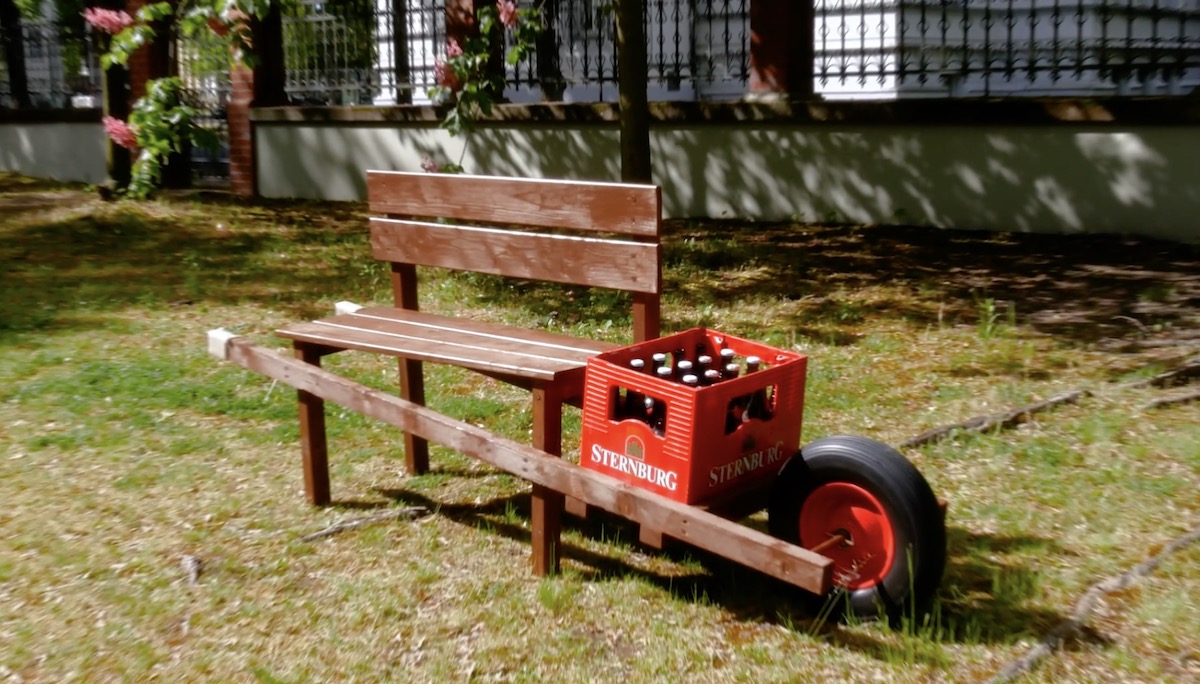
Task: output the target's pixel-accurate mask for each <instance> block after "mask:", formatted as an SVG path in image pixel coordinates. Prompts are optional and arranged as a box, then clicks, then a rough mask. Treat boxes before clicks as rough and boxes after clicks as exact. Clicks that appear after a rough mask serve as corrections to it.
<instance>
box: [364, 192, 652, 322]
mask: <svg viewBox="0 0 1200 684" xmlns="http://www.w3.org/2000/svg"><path fill="white" fill-rule="evenodd" d="M367 197H368V204H369V209H370V213H371V246H372V249H373V250H374V253H375V257H376V258H378V259H382V260H386V261H389V262H391V264H392V287H393V290H394V291H395V299H396V306H398V307H401V308H405V309H412V310H416V309H417V273H416V267H417V266H440V267H444V268H450V269H455V270H464V271H475V272H478V273H489V274H493V275H500V276H507V277H512V278H524V279H529V280H543V281H549V282H557V283H569V284H574V285H587V286H591V287H604V288H611V289H616V290H625V291H628V292H631V293H632V297H633V302H632V306H633V311H632V314H633V337H634V340H635V341H638V342H640V341H644V340H646V339H650V338H654V337H658V334H659V323H660V305H661V302H660V294H661V292H662V266H661V263H662V262H661V256H662V251H661V250H662V248H661V244H660V238H661V229H662V193H661V191H660V190H659V188H658V187H657V186H654V185H635V184H624V183H592V182H584V181H562V180H540V179H528V178H501V177H494V176H468V175H454V174H425V173H405V172H398V171H368V172H367Z"/></svg>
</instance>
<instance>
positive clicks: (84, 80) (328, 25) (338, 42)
mask: <svg viewBox="0 0 1200 684" xmlns="http://www.w3.org/2000/svg"><path fill="white" fill-rule="evenodd" d="M753 1H754V0H646V4H645V26H646V38H647V48H648V61H649V64H648V77H649V81H650V89H651V92H650V96H651V99H652V100H669V99H679V100H702V99H723V98H737V97H740V96H742V95H743V94H744V93H745V92H746V88H747V83H748V80H749V44H750V29H749V18H748V15H749V5H750V3H751V2H753ZM521 2H523V3H525V4H527V5H528V4H536V5H537V6H539V7H541V8H542V11H543V15H544V17H545V22H546V27H547V28H546V34H545V37H544V39H543V41H542V43H541V44H540V45H539V46H538V50H536V51H535V52H534V53H533V54H532V55H531V56H530V57H529V58H528V59H527V60H525V61H524V62H522V63H520V64H518V65H516V66H514V67H509V68H508V71H507V78H508V88H507V90H506V95H507V96H508V97H509V98H510V99H513V100H516V101H528V100H541V99H552V100H557V99H562V100H568V101H605V100H612V99H614V98H615V97H616V79H617V64H616V47H615V30H614V21H613V19H614V18H613V14H612V0H521ZM814 2H815V5H814V9H815V20H814V21H815V26H814V49H815V54H816V57H815V62H814V64H813V65H812V74H813V78H814V81H815V89H816V91H817V92H818V93H819V94H821V95H823V96H825V97H826V98H830V99H836V98H896V97H901V98H906V97H978V96H1026V95H1135V94H1158V95H1167V96H1171V95H1179V94H1183V93H1185V92H1188V91H1191V90H1193V89H1195V88H1197V87H1200V0H814ZM289 7H290V9H289V10H287V16H286V17H285V19H284V41H285V45H284V50H285V70H286V74H287V75H286V84H285V87H286V91H287V93H288V94H289V96H290V98H291V101H292V102H293V103H296V104H302V103H303V104H320V105H326V104H359V105H366V104H392V103H397V102H409V101H412V102H423V101H428V89H429V88H430V87H431V86H433V85H434V64H435V61H436V60H437V59H438V58H439V57H444V55H445V50H446V24H445V14H446V10H445V2H444V0H299V2H297V3H296V4H294V5H290V6H289ZM65 35H66V34H65V32H64V31H63V27H62V26H60V25H57V24H55V23H54V22H36V23H27V24H26V25H25V27H24V30H23V38H24V51H25V55H26V63H27V69H28V74H29V77H28V80H29V86H30V88H29V89H30V91H31V94H32V95H33V97H34V99H35V101H36V103H37V104H38V105H40V106H66V105H68V104H69V103H70V102H71V101H75V102H76V103H88V102H91V100H90V99H89V98H92V97H94V96H95V95H97V94H98V93H99V83H100V81H99V70H98V69H97V68H96V66H95V65H96V52H95V50H94V48H93V47H92V43H91V42H90V41H88V40H79V39H69V40H68V38H69V36H68V37H66V38H65V37H64V36H65ZM72 41H74V42H72ZM0 60H2V56H0ZM5 75H6V69H5V67H4V64H3V62H2V61H0V106H4V104H9V105H11V101H10V100H11V98H6V97H5V91H4V87H5V86H4V84H5V82H6V78H5Z"/></svg>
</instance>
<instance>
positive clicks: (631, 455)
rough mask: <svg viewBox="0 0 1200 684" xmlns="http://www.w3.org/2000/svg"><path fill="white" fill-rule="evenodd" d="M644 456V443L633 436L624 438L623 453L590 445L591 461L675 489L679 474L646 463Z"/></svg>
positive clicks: (670, 489)
mask: <svg viewBox="0 0 1200 684" xmlns="http://www.w3.org/2000/svg"><path fill="white" fill-rule="evenodd" d="M645 457H646V452H645V445H644V444H642V441H641V440H640V439H638V438H637V437H634V436H630V437H629V439H627V440H625V453H623V454H622V453H618V452H616V451H613V450H611V449H605V448H604V447H602V446H600V445H599V444H593V445H592V456H591V458H592V463H597V464H599V465H602V466H604V467H605V468H608V469H610V470H615V471H617V472H618V473H623V474H625V475H630V476H633V477H635V478H637V479H639V480H644V481H646V482H648V483H650V484H652V485H654V486H656V487H661V488H663V489H665V490H667V491H669V492H673V491H675V489H676V487H678V486H679V474H678V473H676V472H675V471H673V470H663V469H662V468H659V467H658V466H655V465H651V464H649V463H646V461H645V460H644V459H645Z"/></svg>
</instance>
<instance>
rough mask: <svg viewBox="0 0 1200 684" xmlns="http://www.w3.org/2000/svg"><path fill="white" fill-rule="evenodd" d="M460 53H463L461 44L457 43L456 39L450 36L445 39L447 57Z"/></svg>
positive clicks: (459, 54) (457, 55)
mask: <svg viewBox="0 0 1200 684" xmlns="http://www.w3.org/2000/svg"><path fill="white" fill-rule="evenodd" d="M462 53H463V49H462V46H461V45H459V44H458V41H457V40H454V39H453V38H451V39H450V40H448V41H446V56H447V57H450V58H454V57H459V56H461V55H462Z"/></svg>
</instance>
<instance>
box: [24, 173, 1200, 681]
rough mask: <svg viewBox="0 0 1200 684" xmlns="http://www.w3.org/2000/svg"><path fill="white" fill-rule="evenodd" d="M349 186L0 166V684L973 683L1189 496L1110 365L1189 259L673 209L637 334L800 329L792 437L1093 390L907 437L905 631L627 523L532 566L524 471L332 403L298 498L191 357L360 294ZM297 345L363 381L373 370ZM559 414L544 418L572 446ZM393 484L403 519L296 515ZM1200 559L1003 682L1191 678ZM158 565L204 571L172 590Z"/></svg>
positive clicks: (1183, 331) (1187, 452)
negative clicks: (269, 198)
mask: <svg viewBox="0 0 1200 684" xmlns="http://www.w3.org/2000/svg"><path fill="white" fill-rule="evenodd" d="M362 210H363V207H362V206H360V205H356V204H320V203H300V202H288V203H284V202H241V201H235V200H229V199H225V198H220V197H199V196H197V197H191V198H187V197H181V198H175V199H164V200H161V201H156V202H148V203H140V204H133V203H116V204H106V203H102V202H100V201H98V200H95V199H93V198H92V197H91V196H90V195H87V194H83V193H81V192H78V191H77V190H76V189H74V188H70V187H63V186H59V185H56V184H52V183H44V182H37V183H32V182H28V181H27V180H26V179H20V178H17V177H14V176H9V175H0V497H3V501H4V506H3V507H0V540H2V541H0V645H2V646H0V679H5V678H14V679H15V678H20V679H21V680H24V681H47V682H50V681H55V682H57V681H63V680H66V679H68V678H72V677H74V678H76V679H81V680H84V681H108V680H123V681H140V680H145V679H153V678H156V679H160V680H164V681H261V682H301V681H314V680H325V681H342V680H357V681H389V680H392V681H430V682H433V681H468V680H477V681H497V680H503V681H531V682H532V681H543V680H550V679H556V680H562V681H613V680H625V681H630V682H643V681H645V682H650V681H755V682H758V681H763V682H776V681H777V682H791V681H815V680H829V681H875V680H885V681H925V680H931V679H932V680H951V681H976V680H979V679H983V678H986V677H987V676H988V675H990V674H991V673H993V672H995V671H996V670H998V669H999V668H1000V667H1001V666H1002V665H1003V664H1004V663H1005V662H1007V661H1009V660H1011V659H1012V658H1015V657H1017V656H1019V655H1021V654H1022V653H1024V651H1025V650H1026V649H1027V648H1028V647H1029V646H1030V645H1031V644H1032V643H1033V642H1034V641H1036V640H1037V639H1039V638H1040V637H1041V636H1042V635H1044V634H1045V633H1046V632H1047V631H1048V630H1049V629H1050V628H1052V627H1053V626H1054V625H1056V624H1057V623H1058V622H1060V621H1061V620H1063V619H1064V618H1065V617H1066V616H1067V615H1068V614H1069V612H1070V611H1071V609H1072V606H1073V604H1074V602H1075V601H1076V600H1077V599H1078V597H1079V596H1080V595H1081V594H1082V593H1083V592H1084V591H1085V590H1086V588H1087V587H1088V586H1090V585H1091V584H1093V583H1095V582H1097V581H1099V580H1101V579H1104V578H1106V577H1108V576H1111V575H1114V574H1116V573H1118V572H1121V571H1123V570H1125V569H1127V568H1129V567H1131V566H1133V565H1135V564H1136V563H1138V562H1140V561H1141V560H1144V559H1145V558H1146V557H1147V556H1148V555H1150V554H1152V553H1154V552H1155V551H1156V549H1158V548H1161V545H1162V544H1164V543H1165V542H1166V541H1168V540H1169V539H1170V538H1172V537H1174V536H1176V535H1178V534H1180V533H1181V532H1183V531H1184V530H1186V529H1187V528H1190V527H1191V526H1194V525H1195V524H1196V523H1197V521H1198V518H1200V516H1198V515H1197V512H1198V509H1200V498H1198V497H1197V494H1196V488H1195V482H1196V481H1197V479H1198V476H1200V427H1198V426H1200V406H1197V405H1181V406H1176V407H1171V408H1164V409H1159V410H1155V411H1143V410H1142V409H1141V408H1139V407H1140V406H1142V405H1143V404H1144V403H1145V402H1146V401H1148V400H1149V399H1151V398H1153V397H1155V396H1159V395H1160V393H1161V392H1162V391H1161V390H1154V389H1138V390H1131V389H1127V388H1123V387H1121V383H1123V382H1127V381H1129V380H1132V379H1136V378H1141V377H1146V376H1147V375H1148V374H1150V373H1153V372H1157V371H1160V370H1162V369H1165V368H1168V367H1170V366H1171V365H1173V364H1175V363H1178V362H1179V361H1180V360H1182V359H1184V358H1187V357H1188V356H1190V355H1192V354H1194V352H1195V351H1196V344H1195V342H1194V340H1195V339H1197V337H1196V336H1195V335H1189V333H1194V332H1195V331H1196V330H1197V329H1200V320H1198V319H1197V315H1196V313H1195V307H1194V302H1195V301H1197V300H1198V298H1200V285H1198V284H1197V283H1200V254H1198V252H1197V251H1196V250H1195V249H1193V248H1188V247H1182V246H1179V245H1167V244H1163V243H1154V242H1135V241H1128V240H1122V239H1116V238H1082V237H1074V238H1062V237H1050V236H1021V235H993V234H974V233H964V232H954V231H932V230H918V229H902V228H873V227H857V228H853V229H850V228H841V227H830V226H804V225H793V224H779V225H746V224H739V223H733V222H697V221H672V222H669V234H668V237H667V242H666V249H665V253H666V257H665V272H664V275H665V278H666V282H667V283H668V292H667V296H666V302H665V305H664V313H665V316H666V320H665V327H666V328H667V329H668V330H669V331H674V330H681V329H684V328H687V327H689V326H692V325H697V324H704V325H711V326H714V327H718V328H721V329H724V330H727V331H729V332H731V333H734V334H738V335H742V336H746V337H751V338H755V339H761V340H763V341H765V342H768V343H771V344H775V345H779V346H785V347H788V348H795V349H799V350H802V351H804V352H805V353H807V354H809V356H810V363H809V368H810V372H809V378H808V380H809V384H808V390H807V408H806V413H805V427H804V440H805V441H810V440H812V439H816V438H818V437H821V436H824V435H829V434H834V433H852V434H862V435H865V436H869V437H873V438H876V439H880V440H883V441H887V442H891V443H896V442H899V441H901V440H903V439H905V438H907V437H910V436H912V435H915V434H917V433H919V432H921V431H924V430H926V429H928V428H930V427H934V426H937V425H941V424H945V423H950V422H954V421H958V420H962V419H965V418H968V417H971V416H974V415H978V414H981V413H990V412H995V411H1002V410H1005V409H1008V408H1011V407H1013V406H1015V405H1019V404H1023V403H1028V402H1030V401H1034V400H1037V399H1042V398H1046V397H1049V396H1051V395H1053V394H1056V393H1059V392H1061V391H1064V390H1067V389H1071V388H1075V387H1086V388H1088V389H1091V390H1093V391H1094V392H1095V395H1094V396H1093V397H1091V398H1089V399H1087V400H1086V401H1084V402H1082V403H1080V404H1079V405H1075V406H1066V407H1062V408H1060V409H1057V410H1054V411H1051V412H1048V413H1043V414H1039V415H1038V416H1037V417H1036V419H1035V420H1032V421H1030V422H1028V423H1026V424H1024V425H1022V426H1021V427H1019V428H1018V429H1014V430H1008V431H1003V432H994V433H988V434H960V435H957V436H955V437H954V438H953V439H950V440H947V441H945V442H941V443H937V444H934V445H930V446H928V447H925V448H923V449H921V450H917V451H912V452H910V453H909V454H908V455H909V456H910V458H912V459H913V460H914V462H915V463H916V464H917V465H918V466H919V467H920V469H921V470H922V472H923V473H924V474H925V475H926V477H927V478H928V479H929V480H930V482H931V484H932V485H933V487H934V489H935V491H937V493H938V494H939V495H940V496H942V497H944V498H946V499H947V500H949V502H950V509H949V518H948V528H949V547H950V548H949V551H950V560H949V565H948V568H947V574H946V577H945V580H944V582H943V584H942V589H941V593H940V596H939V600H938V603H937V606H936V608H935V610H934V612H933V614H932V615H931V616H930V617H929V619H928V620H927V621H926V620H922V621H917V622H910V623H909V624H906V625H902V626H901V628H900V629H898V630H890V629H888V628H886V627H884V626H883V625H881V624H879V623H873V622H864V623H852V624H848V625H831V624H825V623H822V622H821V621H820V619H819V616H818V615H815V614H812V613H809V612H807V611H806V609H805V607H804V602H803V601H800V600H798V599H797V598H796V597H795V596H793V595H792V594H791V593H790V592H787V591H785V590H783V589H781V588H780V587H779V586H778V585H776V584H774V583H772V582H768V581H766V580H765V579H763V578H762V577H760V576H758V575H756V574H755V573H753V572H750V571H747V570H745V569H742V568H741V567H740V566H737V565H736V564H732V563H729V562H725V561H722V560H720V559H714V558H711V557H708V556H707V555H704V554H700V553H699V552H696V551H690V550H688V549H686V548H681V549H674V550H669V551H667V552H654V551H650V550H648V549H645V548H643V547H641V546H639V545H638V544H637V541H636V540H637V530H636V528H634V526H632V525H631V524H629V523H627V522H625V521H622V520H620V519H618V518H613V517H599V518H598V519H596V520H592V521H589V522H588V523H586V524H584V523H579V522H572V523H570V524H569V525H568V529H567V530H566V533H565V541H566V548H565V557H564V559H563V565H564V573H563V574H562V575H561V576H560V577H556V578H550V579H538V578H534V577H531V576H530V575H529V572H528V560H529V543H528V542H529V497H528V486H527V485H524V484H523V483H522V482H521V481H520V480H518V479H516V478H513V477H511V476H509V475H507V474H505V473H501V472H497V471H495V470H493V469H492V468H490V467H487V466H484V465H481V464H479V463H478V462H475V461H473V460H472V459H469V458H466V457H464V456H461V455H458V454H454V453H452V452H449V451H448V450H446V449H442V448H434V450H433V461H434V469H433V471H432V472H431V473H429V474H426V475H422V476H420V477H407V476H406V475H405V474H404V472H403V466H402V464H403V458H402V456H401V454H400V450H399V447H398V443H399V435H398V434H397V433H396V432H395V431H394V430H392V429H391V428H388V427H385V426H382V425H380V424H378V423H375V422H373V421H370V420H367V419H365V418H363V417H362V416H359V415H357V414H354V413H351V412H348V411H345V410H342V409H340V408H337V407H330V409H329V432H330V439H331V445H332V450H333V454H332V475H333V487H334V498H335V504H334V505H333V506H331V507H329V508H325V509H314V508H310V507H308V506H307V505H306V504H305V503H304V499H303V486H302V482H301V476H300V468H299V453H298V444H297V440H298V431H297V426H296V408H295V395H294V391H293V390H291V389H290V388H288V387H285V386H281V385H274V384H273V383H272V382H271V381H269V380H267V379H265V378H262V377H260V376H256V375H254V374H251V373H248V372H246V371H244V370H241V369H239V368H236V367H234V366H231V365H227V364H221V363H218V362H216V361H214V360H213V359H211V357H209V356H208V355H207V353H206V350H205V339H204V334H205V332H206V331H207V330H208V329H211V328H216V327H226V328H229V329H231V330H234V331H235V332H238V333H240V334H245V335H247V336H249V337H251V338H252V339H254V340H255V341H256V342H259V343H261V344H265V345H269V346H274V347H280V348H282V347H284V346H285V345H284V344H283V342H282V341H281V340H278V339H275V338H274V337H273V336H272V334H271V331H272V330H273V329H274V328H276V327H278V326H281V325H284V324H286V323H289V322H292V321H295V320H298V319H305V318H313V317H319V316H323V315H326V314H327V313H328V312H330V311H331V310H332V307H333V303H334V302H336V301H338V300H342V299H349V300H352V301H358V302H360V303H371V302H386V301H388V299H389V297H390V293H389V292H388V279H387V277H386V268H384V267H381V266H380V265H379V264H376V263H375V262H373V261H372V260H371V259H370V256H369V248H368V245H367V241H366V235H365V230H364V229H365V218H364V215H363V213H362ZM421 303H422V306H423V307H424V308H426V309H429V310H433V311H441V312H446V313H454V314H461V315H472V316H480V317H486V318H491V319H495V320H503V321H508V322H513V323H519V324H522V325H539V326H543V327H547V328H549V329H551V330H556V331H561V332H568V333H572V334H579V335H587V336H594V337H599V338H603V339H608V340H612V341H617V342H621V341H625V340H626V337H625V336H626V335H627V334H628V325H629V318H628V313H627V308H628V307H627V300H626V299H625V298H624V297H623V296H621V295H619V294H612V293H608V292H597V291H584V290H579V289H575V288H565V287H555V286H549V285H542V284H523V283H510V282H505V281H502V280H500V279H496V278H490V277H483V276H473V275H461V274H457V275H456V274H449V273H444V272H439V271H428V272H425V276H424V280H423V283H422V302H421ZM1126 318H1129V319H1133V320H1136V321H1137V323H1138V325H1133V324H1130V323H1129V322H1128V321H1127V320H1125V319H1126ZM327 365H328V367H330V368H331V369H333V370H335V371H336V372H338V373H342V374H345V375H348V376H350V377H353V378H355V379H357V380H359V381H361V382H364V383H367V384H369V385H372V386H375V387H381V388H387V387H390V386H392V384H393V383H394V382H395V379H394V372H395V365H394V363H392V362H390V361H387V360H383V359H376V358H371V357H369V356H366V355H351V354H346V355H337V356H335V357H332V358H330V359H328V362H327ZM427 383H428V392H429V395H430V403H431V405H433V406H434V407H435V408H439V409H441V410H444V411H446V412H447V413H449V414H452V415H454V416H456V417H460V418H463V419H464V420H467V421H469V422H471V423H473V424H477V425H481V426H483V427H485V428H487V429H490V430H494V431H496V432H497V433H499V434H502V435H504V436H506V437H511V438H514V439H518V440H520V441H528V438H529V430H530V414H529V406H528V400H527V395H526V394H525V393H523V392H522V391H520V390H516V389H512V388H508V387H505V386H502V385H498V384H496V383H494V382H492V381H490V380H487V379H484V378H481V377H479V376H476V375H472V374H469V373H465V372H462V371H459V370H455V369H448V368H431V369H430V371H429V373H428V379H427ZM578 426H579V414H578V412H577V411H572V412H571V413H569V414H568V417H567V427H566V429H565V442H566V447H567V448H568V450H570V449H572V448H577V447H578V431H579V427H578ZM572 457H573V456H572V455H570V454H568V458H572ZM409 505H421V506H425V507H427V508H428V509H429V510H430V511H431V514H430V515H427V516H423V517H421V518H419V519H416V520H402V519H397V520H395V521H390V522H385V523H380V524H377V525H373V526H369V527H365V528H360V529H358V530H354V531H351V532H346V533H343V534H339V535H336V536H334V537H332V538H329V539H324V540H319V541H315V542H311V543H306V542H301V541H299V538H300V537H301V536H303V535H305V534H307V533H309V532H313V531H316V530H319V529H321V528H323V527H325V526H327V525H329V524H331V523H334V522H337V521H339V520H345V519H348V518H353V517H357V516H360V515H366V514H369V513H371V512H373V511H377V510H386V509H388V508H391V507H397V506H409ZM752 522H753V523H754V524H761V519H757V520H755V521H752ZM1198 553H1200V551H1198V550H1197V549H1195V548H1192V549H1188V550H1185V551H1183V552H1181V553H1180V554H1179V555H1178V556H1177V557H1175V558H1173V559H1172V560H1170V561H1169V562H1167V563H1166V564H1164V565H1163V567H1162V568H1161V569H1160V571H1159V572H1158V573H1156V574H1155V575H1153V576H1152V577H1151V578H1149V579H1147V580H1146V581H1145V582H1143V583H1141V584H1139V585H1138V586H1137V587H1136V588H1134V589H1132V590H1129V591H1127V592H1123V593H1121V594H1120V595H1117V596H1114V597H1112V598H1111V599H1110V600H1107V601H1106V602H1105V605H1104V608H1103V610H1101V611H1100V612H1099V613H1098V614H1097V616H1096V618H1095V619H1094V620H1093V622H1092V624H1091V625H1090V627H1089V629H1088V630H1085V631H1084V632H1083V633H1082V635H1081V637H1080V638H1079V639H1078V640H1076V642H1073V643H1070V644H1068V645H1067V647H1066V648H1065V649H1064V650H1062V651H1061V652H1059V653H1057V654H1056V655H1055V656H1054V657H1052V658H1051V659H1050V660H1048V661H1047V662H1046V663H1045V664H1044V665H1043V666H1042V667H1041V668H1039V669H1038V670H1037V671H1035V672H1034V673H1033V674H1032V675H1031V676H1030V677H1029V679H1030V680H1031V681H1055V682H1057V681H1096V680H1099V679H1116V680H1136V679H1140V680H1171V679H1177V680H1186V679H1189V678H1195V676H1196V671H1197V663H1198V661H1200V637H1198V636H1197V635H1198V634H1200V625H1198V624H1197V618H1196V612H1195V611H1194V610H1192V606H1193V604H1194V602H1195V599H1196V597H1197V595H1198V594H1197V591H1198V589H1200V585H1198V583H1200V570H1198V568H1200V563H1198V562H1197V561H1198V560H1200V556H1198V555H1197V554H1198ZM185 555H192V556H196V557H198V558H200V559H201V560H202V561H203V564H204V565H203V572H202V574H201V576H200V581H199V583H197V584H195V585H193V584H190V583H188V581H187V575H186V573H185V572H184V570H183V569H182V567H181V565H180V563H181V559H182V558H183V556H185Z"/></svg>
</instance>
